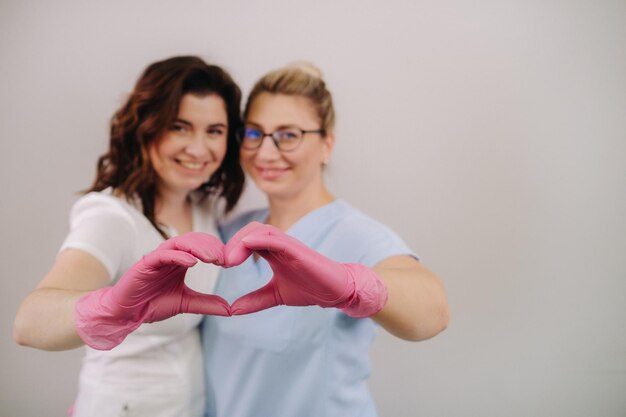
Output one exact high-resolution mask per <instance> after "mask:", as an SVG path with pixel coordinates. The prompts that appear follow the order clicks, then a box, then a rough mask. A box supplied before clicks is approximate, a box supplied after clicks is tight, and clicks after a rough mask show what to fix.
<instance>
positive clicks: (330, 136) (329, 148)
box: [322, 130, 335, 165]
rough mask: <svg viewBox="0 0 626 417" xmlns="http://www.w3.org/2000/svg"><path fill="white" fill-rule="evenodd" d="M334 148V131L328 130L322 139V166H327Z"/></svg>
mask: <svg viewBox="0 0 626 417" xmlns="http://www.w3.org/2000/svg"><path fill="white" fill-rule="evenodd" d="M334 146H335V131H334V130H329V131H328V132H326V136H325V137H324V149H323V151H322V158H323V159H322V165H326V164H328V161H329V160H330V155H331V154H332V153H333V147H334Z"/></svg>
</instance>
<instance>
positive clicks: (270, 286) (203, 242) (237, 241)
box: [155, 222, 355, 315]
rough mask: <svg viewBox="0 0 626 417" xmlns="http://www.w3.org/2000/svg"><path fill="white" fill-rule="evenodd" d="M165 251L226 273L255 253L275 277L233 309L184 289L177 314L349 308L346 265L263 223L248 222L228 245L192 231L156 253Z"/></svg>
mask: <svg viewBox="0 0 626 417" xmlns="http://www.w3.org/2000/svg"><path fill="white" fill-rule="evenodd" d="M168 250H175V251H180V252H181V253H180V256H181V259H182V258H186V257H189V262H193V264H195V262H197V261H196V260H195V259H193V258H197V259H199V260H201V261H203V262H205V263H212V264H215V265H217V266H221V267H224V268H231V267H234V266H237V265H240V264H242V263H243V262H244V261H245V260H246V259H248V258H249V257H250V256H251V255H252V254H253V253H257V254H258V255H259V256H260V257H262V258H264V259H265V260H266V261H267V262H268V263H269V264H270V267H271V268H272V271H273V273H274V274H273V276H272V278H271V279H270V281H269V282H268V283H267V284H266V285H264V286H263V287H261V288H259V289H257V290H255V291H252V292H251V293H249V294H245V295H243V296H241V297H240V298H238V299H237V300H235V302H234V303H233V304H232V305H229V304H228V303H227V302H226V300H224V299H223V298H221V297H219V296H217V295H210V294H201V293H197V292H195V291H193V290H191V289H190V288H189V287H187V286H186V285H184V284H183V285H182V287H178V288H177V289H178V291H176V292H178V294H177V295H176V297H175V300H176V302H179V303H180V304H182V308H181V309H180V310H179V311H180V312H185V313H199V314H212V315H242V314H249V313H254V312H257V311H261V310H265V309H268V308H271V307H275V306H278V305H289V306H309V305H318V306H321V307H338V308H341V307H346V306H347V305H349V304H350V303H351V302H352V301H353V296H354V294H355V288H354V279H353V277H352V276H351V275H352V271H351V270H350V268H349V267H348V266H346V265H347V264H341V263H339V262H335V261H333V260H331V259H328V258H326V257H325V256H323V255H321V254H319V253H318V252H316V251H314V250H313V249H311V248H309V247H308V246H306V245H305V244H303V243H302V242H300V241H299V240H297V239H295V238H293V237H291V236H289V235H287V234H286V233H284V232H282V231H280V230H279V229H277V228H275V227H273V226H270V225H267V224H261V223H258V222H252V223H249V224H248V225H246V226H245V227H243V228H242V229H241V230H239V231H238V232H237V233H236V234H235V235H234V236H233V237H232V238H231V239H230V240H229V241H228V242H227V243H226V245H223V244H222V243H221V242H219V240H217V239H216V238H214V237H213V236H211V235H208V234H205V233H200V232H191V233H187V234H185V235H182V236H179V237H175V238H172V239H170V240H168V241H166V242H164V243H163V244H162V245H161V246H159V248H157V250H156V251H155V252H163V253H165V252H166V251H168ZM181 266H182V265H181ZM183 268H184V267H183ZM216 307H217V308H216ZM170 311H172V310H170ZM172 312H173V311H172Z"/></svg>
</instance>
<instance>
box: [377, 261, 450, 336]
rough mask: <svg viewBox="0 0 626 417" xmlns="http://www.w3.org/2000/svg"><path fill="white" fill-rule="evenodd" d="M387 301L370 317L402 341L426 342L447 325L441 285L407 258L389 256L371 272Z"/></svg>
mask: <svg viewBox="0 0 626 417" xmlns="http://www.w3.org/2000/svg"><path fill="white" fill-rule="evenodd" d="M373 269H374V270H375V271H376V272H377V273H378V274H379V275H380V277H381V278H382V280H383V281H384V283H385V285H386V286H387V292H388V294H389V298H388V300H387V303H386V304H385V306H384V307H383V309H382V310H381V311H380V312H378V313H377V314H375V315H374V316H372V319H374V320H375V321H376V322H377V323H379V324H380V325H381V326H382V327H383V328H385V329H386V330H387V331H388V332H389V333H391V334H393V335H394V336H397V337H399V338H401V339H405V340H412V341H418V340H425V339H429V338H431V337H433V336H435V335H436V334H438V333H439V332H441V331H443V330H444V329H445V328H446V326H447V325H448V318H449V312H448V301H447V297H446V293H445V290H444V287H443V284H442V282H441V281H440V280H439V278H438V277H437V276H436V275H435V274H434V273H433V272H431V271H430V270H428V269H427V268H426V267H425V266H423V265H422V263H421V262H419V261H418V260H416V259H415V258H412V257H410V256H392V257H390V258H387V259H385V260H383V261H381V262H379V263H378V264H377V265H376V266H375V267H374V268H373Z"/></svg>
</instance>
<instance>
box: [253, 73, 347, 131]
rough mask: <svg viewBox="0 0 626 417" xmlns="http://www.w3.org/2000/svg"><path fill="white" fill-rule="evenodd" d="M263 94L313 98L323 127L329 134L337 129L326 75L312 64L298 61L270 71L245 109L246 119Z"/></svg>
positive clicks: (255, 86)
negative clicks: (323, 75)
mask: <svg viewBox="0 0 626 417" xmlns="http://www.w3.org/2000/svg"><path fill="white" fill-rule="evenodd" d="M261 93H271V94H285V95H290V96H299V97H305V98H307V99H309V101H310V102H311V104H312V105H313V108H314V109H315V112H316V113H317V116H318V118H319V121H320V124H321V128H322V129H324V131H325V132H328V131H331V130H333V129H334V127H335V109H334V107H333V98H332V95H331V94H330V91H328V89H327V88H326V83H325V82H324V79H323V78H322V72H321V71H320V70H319V68H317V67H316V66H315V65H313V64H312V63H310V62H307V61H295V62H292V63H290V64H288V65H286V66H284V67H282V68H278V69H275V70H273V71H270V72H268V73H267V74H265V75H264V76H263V77H261V79H260V80H258V81H257V82H256V84H255V85H254V87H253V88H252V91H251V92H250V95H249V96H248V102H247V103H246V108H245V110H244V118H245V117H247V116H248V111H249V110H250V106H251V104H252V103H253V102H254V99H255V98H256V97H257V96H258V95H259V94H261Z"/></svg>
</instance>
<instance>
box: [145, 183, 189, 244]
mask: <svg viewBox="0 0 626 417" xmlns="http://www.w3.org/2000/svg"><path fill="white" fill-rule="evenodd" d="M154 214H155V217H156V219H157V222H159V223H162V224H165V225H167V226H172V227H174V228H175V229H177V230H178V232H179V233H181V234H182V233H185V232H187V231H190V229H191V206H190V204H189V199H188V194H187V193H179V192H171V191H169V190H159V193H158V195H157V199H156V204H155V208H154Z"/></svg>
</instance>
